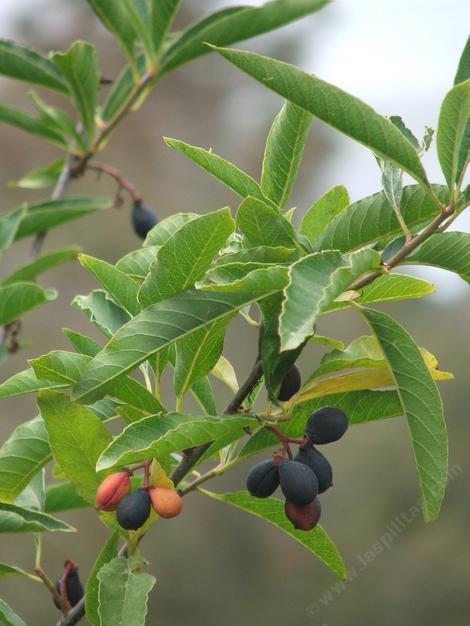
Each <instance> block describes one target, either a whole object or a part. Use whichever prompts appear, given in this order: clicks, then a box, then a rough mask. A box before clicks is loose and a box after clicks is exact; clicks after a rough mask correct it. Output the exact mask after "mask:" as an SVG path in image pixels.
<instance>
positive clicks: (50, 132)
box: [0, 104, 68, 149]
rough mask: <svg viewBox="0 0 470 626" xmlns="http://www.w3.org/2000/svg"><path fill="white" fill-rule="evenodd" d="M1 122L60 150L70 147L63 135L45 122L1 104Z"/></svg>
mask: <svg viewBox="0 0 470 626" xmlns="http://www.w3.org/2000/svg"><path fill="white" fill-rule="evenodd" d="M0 122H4V123H5V124H9V125H10V126H14V127H15V128H19V129H20V130H24V131H26V132H27V133H30V134H31V135H36V136H37V137H41V139H47V141H50V142H51V143H53V144H55V145H56V146H59V148H65V149H66V148H67V147H68V144H67V140H66V138H65V137H64V135H63V134H62V133H59V132H57V131H56V130H54V129H52V128H51V127H50V126H49V124H47V123H46V122H45V121H44V120H42V119H40V118H38V117H35V116H34V115H31V114H30V113H26V112H25V111H20V110H19V109H12V108H11V107H7V106H5V105H3V104H0Z"/></svg>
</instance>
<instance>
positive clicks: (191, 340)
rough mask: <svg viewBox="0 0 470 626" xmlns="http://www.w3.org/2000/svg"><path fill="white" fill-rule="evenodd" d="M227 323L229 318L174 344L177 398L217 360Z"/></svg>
mask: <svg viewBox="0 0 470 626" xmlns="http://www.w3.org/2000/svg"><path fill="white" fill-rule="evenodd" d="M234 315H235V314H234ZM229 321H230V318H227V319H223V320H219V321H216V322H214V323H213V324H210V325H208V326H207V327H206V328H203V329H202V330H199V331H198V332H196V333H192V335H189V336H188V337H185V338H184V339H182V340H181V341H178V342H177V343H176V363H175V393H176V395H177V397H178V398H182V397H183V396H184V394H185V393H186V392H187V391H188V389H189V388H190V387H191V386H192V385H193V383H195V382H196V381H198V380H199V379H201V378H203V377H204V376H206V375H207V374H208V373H209V372H210V371H211V370H212V368H213V367H214V366H215V364H216V363H217V361H218V360H219V357H220V355H221V354H222V350H223V347H224V337H225V331H226V330H227V325H228V323H229Z"/></svg>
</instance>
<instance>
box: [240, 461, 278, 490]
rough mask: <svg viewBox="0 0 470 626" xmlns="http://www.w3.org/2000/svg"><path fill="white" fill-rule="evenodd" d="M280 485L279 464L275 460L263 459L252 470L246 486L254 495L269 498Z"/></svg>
mask: <svg viewBox="0 0 470 626" xmlns="http://www.w3.org/2000/svg"><path fill="white" fill-rule="evenodd" d="M278 487H279V466H278V465H276V464H275V463H274V461H261V462H260V463H257V464H256V465H255V466H254V468H253V469H252V470H251V471H250V473H249V474H248V476H247V479H246V488H247V489H248V491H249V492H250V494H251V495H252V496H256V497H257V498H267V497H269V496H270V495H272V494H273V493H274V492H275V491H276V489H277V488H278Z"/></svg>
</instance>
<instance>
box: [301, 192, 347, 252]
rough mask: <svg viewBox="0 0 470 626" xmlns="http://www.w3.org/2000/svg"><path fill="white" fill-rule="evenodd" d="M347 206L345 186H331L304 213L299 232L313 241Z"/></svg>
mask: <svg viewBox="0 0 470 626" xmlns="http://www.w3.org/2000/svg"><path fill="white" fill-rule="evenodd" d="M347 206H349V194H348V190H347V189H346V187H343V185H337V186H336V187H333V188H332V189H330V190H329V191H327V192H326V193H324V194H323V195H322V196H321V197H320V198H319V199H318V200H317V201H316V202H315V203H314V204H313V205H312V206H311V207H310V208H309V209H308V211H307V212H306V213H305V215H304V217H303V219H302V222H301V224H300V232H301V233H302V235H305V236H306V237H307V238H308V240H309V241H310V242H311V243H314V242H315V241H316V240H317V239H318V237H319V236H320V235H321V234H322V233H323V231H324V230H325V228H326V227H327V226H328V224H329V223H330V222H331V221H332V220H333V219H334V218H335V217H336V216H337V215H339V213H341V211H344V209H345V208H346V207H347Z"/></svg>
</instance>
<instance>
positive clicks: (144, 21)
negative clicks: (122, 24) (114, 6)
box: [121, 0, 155, 59]
mask: <svg viewBox="0 0 470 626" xmlns="http://www.w3.org/2000/svg"><path fill="white" fill-rule="evenodd" d="M121 4H122V7H123V9H124V11H125V13H126V14H127V18H128V20H129V23H130V24H131V25H132V28H133V29H134V31H135V34H136V35H137V39H138V40H140V42H141V43H142V45H143V48H144V50H145V52H146V56H147V57H148V58H149V59H153V58H154V56H155V52H154V46H153V37H152V32H151V24H150V15H149V11H148V6H147V3H146V0H144V1H143V2H142V1H140V2H136V1H135V0H121Z"/></svg>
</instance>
